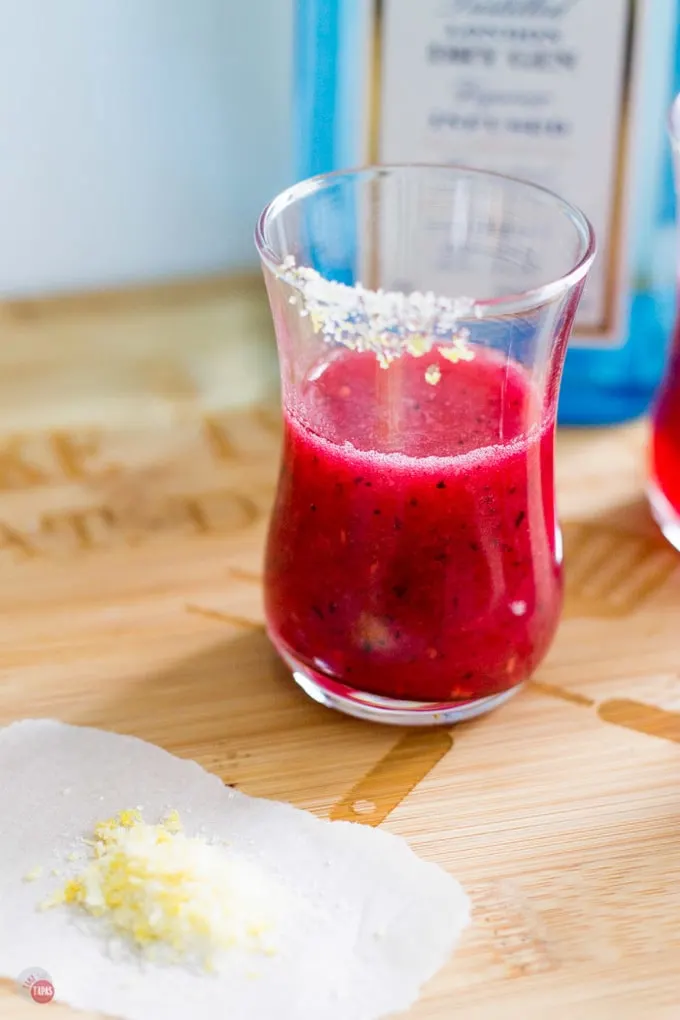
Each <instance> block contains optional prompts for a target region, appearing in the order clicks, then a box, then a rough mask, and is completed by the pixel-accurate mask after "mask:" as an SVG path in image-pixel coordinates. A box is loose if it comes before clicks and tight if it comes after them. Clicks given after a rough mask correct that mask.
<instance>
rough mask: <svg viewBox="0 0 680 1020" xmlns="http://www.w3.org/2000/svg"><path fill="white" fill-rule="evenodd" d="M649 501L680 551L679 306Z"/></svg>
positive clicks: (678, 121) (679, 159)
mask: <svg viewBox="0 0 680 1020" xmlns="http://www.w3.org/2000/svg"><path fill="white" fill-rule="evenodd" d="M669 127H670V138H671V145H672V148H673V162H674V165H675V179H676V191H677V190H678V184H679V182H680V96H678V98H677V99H676V100H675V102H674V104H673V106H672V108H671V114H670V125H669ZM650 473H651V478H650V483H649V501H650V504H651V508H652V513H653V514H654V517H655V518H656V521H657V523H658V524H659V527H660V528H661V530H662V531H663V533H664V535H665V536H666V538H667V539H668V541H669V542H670V543H671V544H672V545H674V546H675V548H676V549H679V550H680V305H679V306H678V309H677V311H676V323H675V334H674V337H673V343H672V345H671V350H670V355H669V361H668V366H667V368H666V375H665V377H664V380H663V383H662V384H661V388H660V390H659V395H658V397H657V401H656V405H655V408H654V411H653V415H652V443H651V465H650Z"/></svg>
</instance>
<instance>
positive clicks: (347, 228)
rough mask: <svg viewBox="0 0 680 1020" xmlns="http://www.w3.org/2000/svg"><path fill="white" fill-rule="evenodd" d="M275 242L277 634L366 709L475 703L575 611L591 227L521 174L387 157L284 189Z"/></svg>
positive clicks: (469, 712)
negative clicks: (577, 376)
mask: <svg viewBox="0 0 680 1020" xmlns="http://www.w3.org/2000/svg"><path fill="white" fill-rule="evenodd" d="M257 244H258V248H259V252H260V256H261V259H262V264H263V269H264V275H265V280H266V284H267V289H268V293H269V299H270V303H271V309H272V314H273V319H274V324H275V329H276V335H277V343H278V349H279V360H280V369H281V382H282V401H283V411H284V421H285V431H284V446H283V455H282V464H281V473H280V478H279V486H278V493H277V498H276V502H275V506H274V510H273V514H272V518H271V524H270V530H269V538H268V543H267V551H266V564H265V605H266V617H267V625H268V631H269V634H270V637H271V639H272V641H273V643H274V645H275V646H276V648H277V649H278V651H279V652H280V654H281V655H282V657H283V658H284V660H285V661H286V662H287V663H288V664H289V666H290V667H291V669H292V672H293V676H294V678H295V680H296V681H297V682H298V683H299V684H300V686H301V687H303V688H304V690H306V691H307V693H308V694H310V695H311V696H312V697H313V698H315V699H316V700H317V701H320V702H322V703H324V704H327V705H330V706H332V707H335V708H338V709H341V710H343V711H345V712H348V713H350V714H352V715H356V716H360V717H362V718H368V719H373V720H378V721H383V722H394V723H399V724H436V723H445V722H452V721H457V720H460V719H465V718H470V717H472V716H474V715H478V714H480V713H481V712H483V711H486V710H487V709H489V708H492V707H494V706H495V705H497V704H499V703H500V702H501V701H503V700H505V699H506V698H507V697H509V695H510V694H511V693H512V691H513V690H515V689H516V688H517V686H518V685H519V684H520V683H521V682H522V681H523V680H524V679H525V678H526V677H527V676H529V674H530V673H531V672H532V671H533V670H534V669H535V667H536V666H537V665H538V663H539V662H540V661H541V659H542V658H543V656H544V655H545V653H546V651H547V650H548V647H549V645H550V643H551V641H552V638H553V634H554V632H555V628H556V626H557V622H558V618H559V614H560V608H561V599H562V578H561V570H562V544H561V538H560V533H559V528H558V524H557V518H556V512H555V497H554V483H553V448H554V429H555V417H556V408H557V399H558V392H559V384H560V377H561V372H562V366H563V360H564V354H565V350H566V345H567V341H568V337H569V333H570V330H571V326H572V322H573V319H574V314H575V311H576V308H577V305H578V302H579V298H580V295H581V291H582V288H583V284H584V281H585V277H586V274H587V272H588V269H589V267H590V265H591V263H592V260H593V257H594V239H593V234H592V230H591V228H590V225H589V224H588V222H587V220H586V219H585V217H584V216H583V215H582V214H581V213H580V212H579V211H578V210H576V209H574V208H573V207H571V206H570V205H568V204H567V203H565V202H563V201H562V200H561V199H559V198H558V197H556V196H555V195H553V194H552V193H550V192H548V191H544V190H543V189H541V188H538V187H535V186H533V185H530V184H526V183H524V182H522V181H516V180H512V179H510V178H507V177H501V176H498V175H495V174H491V173H485V172H482V171H475V170H470V169H464V168H452V167H426V166H401V167H373V168H368V169H365V170H360V171H355V172H348V173H335V174H328V175H325V176H321V177H316V178H312V179H311V180H308V181H304V182H302V183H301V184H298V185H296V186H295V187H293V188H291V189H290V190H289V191H287V192H285V193H283V194H282V195H280V196H278V198H276V199H274V201H273V202H272V203H271V204H270V205H269V206H268V207H267V208H266V209H265V210H264V212H263V213H262V216H261V217H260V221H259V224H258V228H257ZM328 281H331V283H329V282H328ZM362 284H363V286H362Z"/></svg>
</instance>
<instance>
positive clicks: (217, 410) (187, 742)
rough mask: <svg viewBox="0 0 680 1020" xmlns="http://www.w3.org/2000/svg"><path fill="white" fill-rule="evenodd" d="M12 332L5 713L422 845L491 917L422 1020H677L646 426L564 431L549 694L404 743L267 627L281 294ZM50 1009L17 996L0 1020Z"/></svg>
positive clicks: (15, 314) (119, 303)
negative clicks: (562, 571)
mask: <svg viewBox="0 0 680 1020" xmlns="http://www.w3.org/2000/svg"><path fill="white" fill-rule="evenodd" d="M0 328H2V331H3V335H2V344H1V345H0V559H1V561H2V570H1V571H0V621H1V622H0V648H1V650H2V655H1V670H2V672H1V682H0V724H4V723H7V722H10V721H11V720H13V719H18V718H22V717H27V716H54V717H57V718H60V719H63V720H65V721H68V722H71V723H81V724H88V725H94V726H101V727H105V728H109V729H112V730H116V731H118V732H122V733H133V734H135V735H137V736H140V737H143V738H144V739H146V740H150V741H154V742H156V743H158V744H160V745H162V746H163V747H165V748H167V749H168V750H170V751H172V752H174V753H175V754H179V755H182V756H186V757H192V758H195V759H196V760H197V761H198V762H199V763H200V764H201V765H203V766H205V767H206V768H208V769H211V770H213V771H215V772H216V773H217V774H218V775H220V776H221V777H222V778H223V779H224V780H225V781H228V782H229V783H234V784H236V785H238V787H240V788H241V789H243V790H245V791H247V792H248V793H252V794H258V795H264V796H267V797H275V798H280V799H284V800H290V801H292V802H293V803H294V804H296V805H298V806H300V807H304V808H308V809H309V810H311V811H314V812H316V813H318V814H320V815H324V816H330V817H333V818H350V819H354V820H356V821H360V822H363V823H364V824H367V825H383V826H385V827H386V828H389V829H390V830H391V831H393V832H396V833H399V834H400V835H402V836H404V837H405V838H406V839H408V840H409V842H410V843H411V845H412V846H413V847H414V848H415V849H416V851H417V852H418V853H419V854H421V855H422V856H423V857H426V858H429V859H432V860H435V861H438V862H439V863H441V864H442V865H443V866H444V867H446V868H448V869H450V870H451V871H452V873H454V874H455V875H457V876H458V877H459V878H460V879H461V880H462V882H463V883H464V884H465V886H466V887H467V888H468V890H469V891H470V893H471V895H472V898H473V900H474V911H475V912H474V923H473V925H472V927H471V928H470V929H469V931H468V933H467V934H466V936H465V938H464V941H463V944H462V946H461V949H460V951H459V952H458V953H457V954H456V955H455V957H454V958H453V959H452V961H451V963H450V964H449V965H448V966H447V967H446V968H445V970H444V971H442V972H441V973H440V974H439V975H438V976H437V977H436V978H435V979H434V980H433V981H432V982H431V984H430V985H429V986H428V987H427V989H426V991H425V994H424V996H423V998H422V1000H421V1001H420V1002H419V1004H418V1005H417V1006H416V1007H415V1008H414V1009H413V1010H412V1012H411V1014H410V1016H412V1017H413V1020H458V1018H460V1020H463V1018H464V1020H501V1018H503V1020H508V1018H517V1020H533V1018H536V1020H544V1018H547V1017H550V1020H562V1018H564V1020H571V1018H576V1017H578V1018H579V1020H607V1018H616V1020H623V1018H631V1020H633V1018H635V1020H638V1018H641V1017H644V1018H645V1020H656V1018H659V1020H661V1018H666V1017H668V1018H671V1017H674V1018H678V1017H680V921H679V920H678V918H679V917H680V884H679V883H678V875H679V874H680V783H679V778H678V777H679V766H680V636H679V635H680V632H679V630H678V620H679V619H680V557H678V556H676V555H675V554H674V553H673V552H672V551H671V550H670V549H669V548H668V547H667V546H666V545H665V544H664V542H663V540H662V539H661V538H660V537H659V535H658V534H657V532H656V530H655V528H654V527H653V525H652V524H651V523H650V520H649V517H648V514H647V510H646V507H645V503H644V498H643V484H644V443H645V429H644V427H643V426H641V425H634V426H629V427H624V428H620V429H613V430H609V431H600V432H571V433H564V434H563V435H561V437H560V440H559V450H558V455H559V459H558V473H559V489H560V500H561V503H560V505H561V511H562V516H563V521H564V525H565V539H566V557H567V564H568V571H567V604H566V611H565V616H564V620H563V623H562V626H561V629H560V632H559V636H558V639H557V641H556V643H555V646H554V648H553V651H552V653H551V654H550V657H549V660H548V661H547V662H546V664H545V665H544V666H543V667H542V668H541V670H540V672H539V674H538V675H537V676H536V677H535V680H534V681H533V682H532V683H530V684H529V685H528V686H527V687H526V689H525V690H524V691H523V692H522V693H521V694H520V695H519V696H518V697H516V698H515V699H513V700H512V701H511V702H510V703H509V704H508V705H507V706H506V707H504V708H503V709H501V710H499V711H497V712H496V713H495V714H493V715H491V716H488V717H487V718H484V719H481V720H478V721H476V722H474V723H470V724H466V725H461V726H458V727H456V728H455V729H445V730H436V731H431V732H407V731H401V730H393V729H388V728H381V727H375V726H371V725H368V724H362V723H359V722H356V721H353V720H349V719H346V718H343V717H342V716H340V715H336V714H334V713H332V712H329V711H327V710H325V709H323V708H321V707H319V706H317V705H315V704H313V703H312V702H310V701H309V700H307V699H306V698H305V697H304V696H303V695H302V694H301V693H300V692H299V691H298V690H297V689H296V687H295V686H294V685H293V683H292V682H291V680H290V679H289V677H288V675H287V672H286V670H285V668H284V667H283V666H282V665H281V664H280V663H279V662H278V661H277V659H276V656H275V655H274V654H273V652H272V650H271V648H270V647H269V645H268V642H267V639H266V637H265V635H264V632H263V628H262V606H261V591H260V558H261V549H262V542H263V536H264V533H265V526H266V519H267V512H268V508H269V505H270V501H271V498H272V493H273V486H274V479H275V471H276V462H277V455H278V424H279V420H278V413H277V408H276V404H275V402H274V401H273V399H272V394H273V392H274V387H275V375H276V367H275V360H274V352H273V346H272V341H271V337H270V334H269V327H268V316H267V311H266V307H265V306H264V304H263V299H262V294H261V290H260V288H259V285H257V284H255V283H250V282H243V283H241V284H239V283H236V284H231V285H228V286H227V285H222V284H220V283H214V284H211V283H207V284H198V285H195V286H189V287H184V288H178V289H174V290H173V289H162V288H161V289H159V290H157V291H153V292H146V293H141V294H133V295H123V296H122V297H115V296H111V297H108V298H93V299H81V300H74V301H54V302H46V303H43V304H39V305H35V304H27V305H14V306H6V307H5V308H4V310H2V311H0ZM320 747H323V754H321V755H320V754H319V748H320ZM3 838H5V839H7V838H11V834H9V833H7V832H5V834H4V836H3ZM40 965H41V961H40V960H30V959H27V960H26V966H27V967H28V966H40ZM52 977H53V979H54V982H55V985H56V988H57V995H58V993H59V975H58V974H55V975H52ZM35 1008H36V1007H35V1006H34V1005H33V1004H32V1003H31V1002H28V1001H25V1000H23V999H19V998H17V997H16V995H15V990H14V987H13V982H11V981H8V982H5V983H4V985H3V988H2V990H0V1016H2V1017H8V1018H11V1020H20V1018H24V1017H31V1016H33V1015H34V1014H33V1012H32V1011H33V1010H35ZM49 1009H50V1010H51V1013H50V1016H54V1018H55V1020H56V1018H57V1017H63V1018H66V1017H72V1016H75V1014H74V1013H73V1012H72V1011H70V1010H68V1009H67V1008H66V1007H63V1006H58V1005H55V1004H54V1003H53V1004H51V1005H50V1007H49ZM281 1020H287V1018H281ZM320 1020H323V1018H320ZM348 1020H351V1018H348Z"/></svg>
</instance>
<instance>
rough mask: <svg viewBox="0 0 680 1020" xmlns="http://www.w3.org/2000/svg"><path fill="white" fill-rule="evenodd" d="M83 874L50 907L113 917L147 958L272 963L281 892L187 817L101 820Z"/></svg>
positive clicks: (129, 813) (132, 814)
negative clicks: (241, 958)
mask: <svg viewBox="0 0 680 1020" xmlns="http://www.w3.org/2000/svg"><path fill="white" fill-rule="evenodd" d="M83 842H85V843H87V844H88V845H90V846H91V855H90V857H89V858H88V859H87V860H86V861H85V862H84V865H85V866H84V868H83V870H82V871H81V872H80V873H79V874H77V875H75V876H73V877H72V878H70V879H69V880H68V881H67V882H65V884H64V885H63V886H62V887H61V888H60V889H57V890H56V892H55V893H53V894H52V896H50V897H49V898H48V899H47V900H45V901H44V902H43V903H42V904H41V908H42V909H44V910H48V909H51V908H52V907H56V906H61V905H66V906H69V907H74V908H76V909H80V910H83V911H85V912H86V913H88V914H89V915H90V916H92V917H94V918H102V919H105V920H106V922H107V925H108V928H109V930H110V932H111V933H112V934H114V935H117V936H119V937H121V938H123V939H124V940H125V941H126V942H127V943H128V944H129V945H130V946H131V947H132V948H133V949H134V950H136V951H138V952H140V953H142V954H143V955H144V956H146V957H148V958H150V959H154V960H158V961H161V962H170V963H187V964H190V965H193V966H200V967H202V968H203V969H204V970H206V971H211V970H214V969H216V964H217V960H218V958H219V956H220V954H221V953H223V952H224V951H226V950H229V949H233V948H238V949H240V950H246V951H253V952H258V953H260V954H263V955H264V956H271V955H273V954H275V953H276V951H277V950H276V947H275V945H274V944H273V943H272V941H271V940H270V938H269V936H270V934H271V933H272V932H273V930H274V927H275V921H276V918H277V914H278V910H277V906H278V900H279V897H278V896H277V893H278V889H277V888H275V887H274V888H273V887H272V884H271V882H270V881H268V880H267V879H266V876H264V875H263V874H262V873H261V872H260V871H258V870H257V869H256V868H255V867H254V865H252V864H250V863H249V862H248V861H245V860H243V859H240V858H236V857H232V856H230V855H229V854H228V853H227V852H226V851H225V848H224V847H223V846H221V845H219V844H214V843H208V842H207V841H206V840H205V839H203V838H201V837H198V836H192V837H189V836H187V835H186V834H185V833H184V831H183V826H182V822H181V819H180V816H179V813H178V812H177V811H170V812H169V813H168V814H167V815H166V817H165V818H164V819H163V820H162V821H161V822H160V823H159V824H157V825H151V824H147V823H146V822H145V821H144V820H143V817H142V814H141V812H140V811H139V810H138V809H131V810H125V811H121V812H119V814H117V815H115V816H114V817H112V818H108V819H105V820H103V821H100V822H97V823H96V825H95V826H94V839H92V840H84V841H83Z"/></svg>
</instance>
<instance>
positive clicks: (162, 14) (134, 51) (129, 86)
mask: <svg viewBox="0 0 680 1020" xmlns="http://www.w3.org/2000/svg"><path fill="white" fill-rule="evenodd" d="M292 7H293V2H292V0H243V2H241V0H21V2H17V0H0V295H14V294H32V293H49V292H53V291H59V290H73V289H86V288H97V287H108V286H115V285H119V284H123V283H128V282H131V281H136V282H145V281H149V280H153V279H157V278H161V277H167V276H178V275H184V274H199V273H206V272H208V273H210V272H219V271H224V270H226V271H240V270H243V269H248V268H252V267H254V266H255V265H256V259H255V255H254V251H253V247H252V228H253V223H254V220H255V217H256V215H257V212H258V211H259V208H260V206H261V205H262V204H263V203H264V202H265V201H266V200H267V199H268V198H269V197H271V196H272V195H273V194H274V193H275V192H276V191H277V190H278V189H280V188H281V187H283V186H285V185H286V184H287V183H289V181H290V178H291V170H290V167H291V151H290V149H291V146H290V141H291V129H290V93H291V86H290V78H291V67H292Z"/></svg>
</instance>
